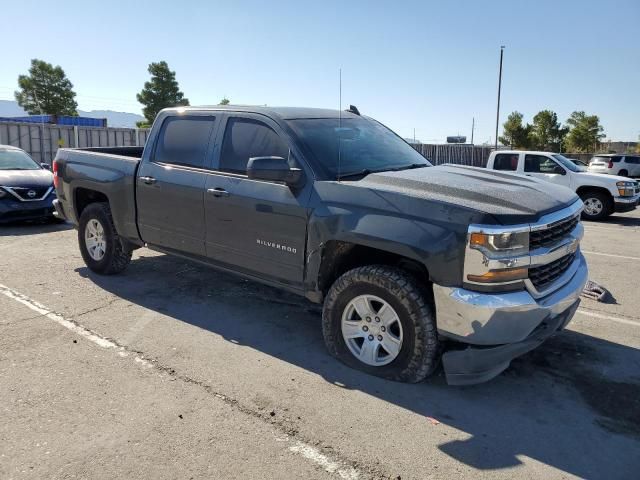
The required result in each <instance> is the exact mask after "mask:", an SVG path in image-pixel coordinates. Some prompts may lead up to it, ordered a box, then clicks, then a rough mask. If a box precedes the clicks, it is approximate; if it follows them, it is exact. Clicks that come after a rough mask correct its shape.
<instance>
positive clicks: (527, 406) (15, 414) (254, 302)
mask: <svg viewBox="0 0 640 480" xmlns="http://www.w3.org/2000/svg"><path fill="white" fill-rule="evenodd" d="M585 230H586V234H585V239H584V241H583V243H582V249H583V251H584V252H585V256H586V257H587V260H588V263H589V266H590V278H591V279H592V280H594V281H596V282H598V283H600V284H601V285H603V286H604V287H606V288H607V289H608V290H609V291H610V292H611V299H610V303H599V302H595V301H593V300H586V299H585V300H583V302H582V304H581V306H580V309H579V310H578V313H577V314H576V316H575V318H574V320H573V321H572V322H571V323H570V324H569V326H568V328H567V329H566V330H565V331H564V332H562V333H560V334H558V335H557V336H555V337H553V338H552V339H550V340H549V341H548V342H546V343H545V344H544V345H543V346H542V347H540V348H539V349H537V350H535V351H534V352H531V353H530V354H528V355H526V356H524V357H522V358H520V359H517V360H516V361H514V362H513V364H512V366H511V367H510V368H509V369H508V370H507V371H506V372H504V373H503V374H502V375H500V376H499V377H498V378H496V379H494V380H492V381H490V382H488V383H486V384H482V385H476V386H470V387H451V386H447V385H446V383H445V381H444V376H443V374H442V372H437V374H436V375H435V376H434V377H433V378H431V379H430V380H429V381H427V382H424V383H421V384H418V385H405V384H399V383H394V382H389V381H385V380H381V379H377V378H374V377H370V376H367V375H364V374H362V373H360V372H357V371H353V370H351V369H349V368H347V367H345V366H344V365H342V364H340V363H338V362H337V361H336V360H334V359H333V358H331V357H330V356H329V355H328V354H327V353H326V351H325V349H324V345H323V342H322V335H321V330H320V310H319V308H318V307H317V306H315V305H312V304H310V303H307V302H306V301H304V300H302V299H300V298H298V297H296V296H293V295H290V294H287V293H283V292H280V291H277V290H274V289H271V288H269V287H265V286H261V285H258V284H255V283H251V282H249V281H246V280H243V279H239V278H236V277H233V276H231V275H227V274H223V273H219V272H217V271H215V270H212V269H208V268H206V267H204V266H201V265H197V264H193V263H190V262H186V261H184V260H181V259H177V258H173V257H169V256H166V255H162V254H158V253H154V252H151V251H149V250H146V249H141V250H138V251H136V252H135V253H134V259H133V261H132V263H131V265H130V266H129V268H128V269H127V270H126V271H125V272H124V273H123V274H121V275H118V276H112V277H101V276H97V275H95V274H93V273H91V272H90V271H89V270H88V269H87V268H86V267H85V266H84V264H83V262H82V258H81V257H80V253H79V250H78V247H77V240H76V236H77V233H76V231H75V230H73V229H72V228H71V227H70V226H68V225H51V224H19V225H11V226H0V411H1V412H2V419H3V421H2V422H0V478H3V479H4V478H16V479H17V478H116V477H118V478H149V479H156V478H278V479H282V478H309V479H314V478H347V479H349V478H391V479H397V478H401V479H408V478H433V479H439V478H443V479H444V478H452V477H456V478H467V477H468V478H476V479H477V478H509V479H514V478H518V479H519V478H522V479H524V478H545V479H555V478H572V477H579V478H607V479H617V478H620V479H623V478H637V476H638V471H640V455H639V454H638V452H640V350H639V348H640V293H639V290H638V286H639V285H640V210H637V211H636V212H633V213H629V214H619V215H615V216H613V217H611V218H610V219H609V220H608V221H605V222H599V223H585Z"/></svg>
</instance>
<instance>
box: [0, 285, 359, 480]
mask: <svg viewBox="0 0 640 480" xmlns="http://www.w3.org/2000/svg"><path fill="white" fill-rule="evenodd" d="M0 293H1V294H2V295H4V296H5V297H7V298H10V299H12V300H15V301H16V302H18V303H21V304H22V305H24V306H26V307H28V308H30V309H31V310H33V311H34V312H37V313H38V314H40V315H42V316H43V317H45V318H48V319H49V320H53V321H54V322H56V323H57V324H58V325H61V326H63V327H64V328H66V329H67V330H70V331H72V332H73V333H76V334H77V335H80V336H82V337H84V338H86V339H87V340H89V341H90V342H92V343H94V344H96V345H98V346H99V347H102V348H107V349H112V350H114V351H115V352H117V354H118V355H119V356H121V357H129V358H133V360H134V361H135V362H136V363H139V364H142V366H144V367H147V368H153V364H152V363H151V362H149V361H148V360H145V359H144V358H143V357H142V356H141V355H137V354H133V353H132V352H130V351H127V350H126V349H125V347H123V346H120V345H118V344H116V343H115V342H113V341H111V340H109V339H107V338H104V337H102V336H100V335H98V334H96V333H94V332H92V331H91V330H89V329H87V328H85V327H83V326H82V325H80V324H78V323H75V322H72V321H71V320H67V319H66V318H64V317H63V316H62V315H60V314H58V313H55V312H53V311H51V310H49V309H48V308H47V307H45V306H44V305H42V304H41V303H39V302H36V301H35V300H32V299H31V298H29V297H27V296H26V295H24V294H22V293H20V292H17V291H16V290H13V289H12V288H9V287H7V286H6V285H3V284H1V283H0ZM215 396H216V397H219V398H222V399H226V397H225V396H223V395H221V394H215ZM284 441H286V442H289V441H291V440H290V439H289V438H288V437H287V438H285V439H284ZM289 451H290V452H292V453H295V454H297V455H300V456H302V457H303V458H305V459H306V460H308V461H310V462H311V463H314V464H316V465H317V466H319V467H321V468H323V469H324V470H325V471H326V472H328V473H330V474H333V475H336V476H337V477H339V478H341V479H343V480H357V479H358V478H360V477H361V474H360V471H358V470H356V469H355V468H353V467H351V466H349V465H347V464H345V463H343V462H341V461H339V460H334V459H331V458H330V457H328V456H326V455H324V454H323V453H321V452H320V450H318V449H317V448H316V447H314V446H311V445H309V444H307V443H304V442H300V441H296V442H295V444H293V445H291V446H290V447H289Z"/></svg>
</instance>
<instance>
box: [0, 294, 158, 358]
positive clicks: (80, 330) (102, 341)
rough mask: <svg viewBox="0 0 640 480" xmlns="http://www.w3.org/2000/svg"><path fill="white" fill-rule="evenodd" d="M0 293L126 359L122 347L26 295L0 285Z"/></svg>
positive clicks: (126, 353)
mask: <svg viewBox="0 0 640 480" xmlns="http://www.w3.org/2000/svg"><path fill="white" fill-rule="evenodd" d="M0 293H2V294H3V295H4V296H5V297H8V298H10V299H12V300H15V301H16V302H19V303H21V304H23V305H24V306H26V307H28V308H30V309H31V310H33V311H34V312H37V313H39V314H40V315H42V316H43V317H46V318H48V319H49V320H53V321H54V322H56V323H57V324H58V325H62V326H63V327H64V328H66V329H67V330H70V331H72V332H73V333H75V334H77V335H80V336H81V337H84V338H86V339H87V340H89V341H90V342H92V343H95V344H96V345H98V346H99V347H102V348H112V349H114V350H116V351H117V352H118V355H120V356H121V357H128V356H129V352H127V351H126V350H125V349H124V347H121V346H119V345H117V344H116V343H114V342H112V341H111V340H109V339H108V338H104V337H101V336H100V335H98V334H96V333H94V332H92V331H91V330H88V329H86V328H85V327H83V326H82V325H79V324H77V323H75V322H72V321H70V320H67V319H66V318H64V317H63V316H62V315H60V314H58V313H55V312H52V311H51V310H49V309H48V308H47V307H45V306H44V305H42V304H41V303H38V302H36V301H35V300H32V299H30V298H29V297H27V296H26V295H23V294H22V293H20V292H16V291H15V290H13V289H12V288H9V287H7V286H6V285H2V284H1V283H0ZM134 360H135V361H136V362H138V363H141V364H142V365H144V366H147V367H150V366H151V364H150V363H149V362H147V361H146V360H145V359H144V358H142V357H141V356H139V355H135V356H134Z"/></svg>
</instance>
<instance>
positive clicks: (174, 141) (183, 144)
mask: <svg viewBox="0 0 640 480" xmlns="http://www.w3.org/2000/svg"><path fill="white" fill-rule="evenodd" d="M214 122H215V118H214V117H170V118H167V119H166V120H165V121H164V123H163V124H162V129H161V130H160V134H159V136H158V143H157V144H156V149H155V153H154V159H153V161H154V162H156V163H168V164H172V165H183V166H186V167H196V168H203V167H204V165H205V157H206V155H207V149H208V148H209V139H210V137H211V131H212V130H213V124H214Z"/></svg>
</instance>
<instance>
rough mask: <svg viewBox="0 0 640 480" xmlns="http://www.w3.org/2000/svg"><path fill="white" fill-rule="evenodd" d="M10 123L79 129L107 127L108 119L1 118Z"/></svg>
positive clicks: (40, 116)
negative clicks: (67, 126)
mask: <svg viewBox="0 0 640 480" xmlns="http://www.w3.org/2000/svg"><path fill="white" fill-rule="evenodd" d="M0 120H3V121H8V122H26V123H51V124H54V125H76V126H78V127H106V126H107V119H106V118H91V117H73V116H71V115H25V116H22V117H0Z"/></svg>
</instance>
